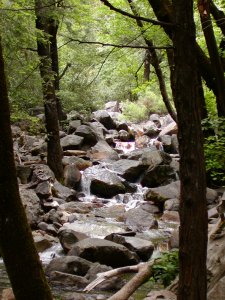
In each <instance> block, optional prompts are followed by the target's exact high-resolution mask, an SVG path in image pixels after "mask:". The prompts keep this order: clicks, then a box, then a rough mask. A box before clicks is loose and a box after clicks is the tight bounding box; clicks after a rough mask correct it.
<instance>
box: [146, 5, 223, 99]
mask: <svg viewBox="0 0 225 300" xmlns="http://www.w3.org/2000/svg"><path fill="white" fill-rule="evenodd" d="M148 2H149V4H150V6H151V7H152V9H153V11H154V13H155V15H156V17H157V19H158V20H159V21H163V22H170V23H172V22H173V9H172V5H171V2H170V1H169V0H148ZM163 29H164V31H165V33H166V34H167V35H168V36H169V37H170V38H171V39H172V35H173V27H169V26H164V27H163ZM195 48H196V51H197V52H196V53H197V58H198V67H199V71H200V73H201V76H202V78H203V79H204V80H205V82H206V85H207V87H208V88H209V89H211V90H212V91H213V93H214V94H215V95H216V96H217V94H218V92H217V86H216V84H215V74H214V71H213V69H212V66H211V63H210V61H209V59H208V58H207V56H206V55H205V53H204V52H203V50H202V49H201V47H200V46H199V45H198V44H197V42H196V41H195Z"/></svg>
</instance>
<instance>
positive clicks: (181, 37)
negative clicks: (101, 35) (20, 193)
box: [173, 0, 208, 300]
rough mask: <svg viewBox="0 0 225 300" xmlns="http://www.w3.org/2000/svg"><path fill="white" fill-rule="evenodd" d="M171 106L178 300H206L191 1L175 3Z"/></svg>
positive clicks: (202, 174)
mask: <svg viewBox="0 0 225 300" xmlns="http://www.w3.org/2000/svg"><path fill="white" fill-rule="evenodd" d="M173 7H174V17H175V24H176V26H175V28H174V36H173V42H174V49H175V50H174V51H175V87H176V98H175V105H176V108H177V117H178V128H179V132H178V138H179V151H180V157H181V159H180V180H181V190H180V209H179V213H180V248H179V267H180V273H179V274H180V275H179V294H178V300H205V299H206V292H207V278H206V254H207V228H208V223H207V206H206V182H205V167H204V166H205V165H204V153H203V139H202V132H201V112H200V100H199V88H198V69H197V56H196V43H195V28H194V19H193V1H191V0H183V1H180V0H173Z"/></svg>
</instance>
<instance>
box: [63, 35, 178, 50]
mask: <svg viewBox="0 0 225 300" xmlns="http://www.w3.org/2000/svg"><path fill="white" fill-rule="evenodd" d="M61 36H62V37H64V38H68V39H69V41H68V42H67V43H65V44H63V45H62V46H65V45H66V44H69V43H71V42H77V43H79V44H90V45H99V46H102V47H115V48H131V49H173V46H154V45H152V46H136V45H118V44H111V43H102V42H93V41H82V40H79V39H73V38H71V37H68V36H65V35H61ZM62 46H60V48H61V47H62Z"/></svg>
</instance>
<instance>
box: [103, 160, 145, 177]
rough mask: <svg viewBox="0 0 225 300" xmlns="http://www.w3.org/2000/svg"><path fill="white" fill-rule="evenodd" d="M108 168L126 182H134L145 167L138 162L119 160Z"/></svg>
mask: <svg viewBox="0 0 225 300" xmlns="http://www.w3.org/2000/svg"><path fill="white" fill-rule="evenodd" d="M109 168H110V169H111V170H113V171H114V172H116V173H117V174H118V175H120V176H122V177H123V178H125V179H126V180H128V181H131V182H135V181H136V180H137V179H138V178H139V176H140V175H141V173H142V172H143V171H144V170H145V169H146V168H147V167H146V166H144V165H143V164H142V163H140V162H139V161H135V160H130V159H121V160H119V161H117V162H113V163H112V165H110V166H109Z"/></svg>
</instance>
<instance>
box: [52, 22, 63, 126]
mask: <svg viewBox="0 0 225 300" xmlns="http://www.w3.org/2000/svg"><path fill="white" fill-rule="evenodd" d="M48 20H49V26H48V31H49V34H50V37H49V41H50V52H51V59H52V71H53V72H54V79H55V82H54V83H55V93H56V107H57V112H58V119H59V121H62V120H65V119H66V114H65V113H64V112H63V108H62V102H61V99H60V98H59V96H58V95H57V92H58V91H59V88H60V87H59V80H60V79H59V59H58V47H57V32H58V28H59V21H58V20H57V19H52V18H49V19H48Z"/></svg>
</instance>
